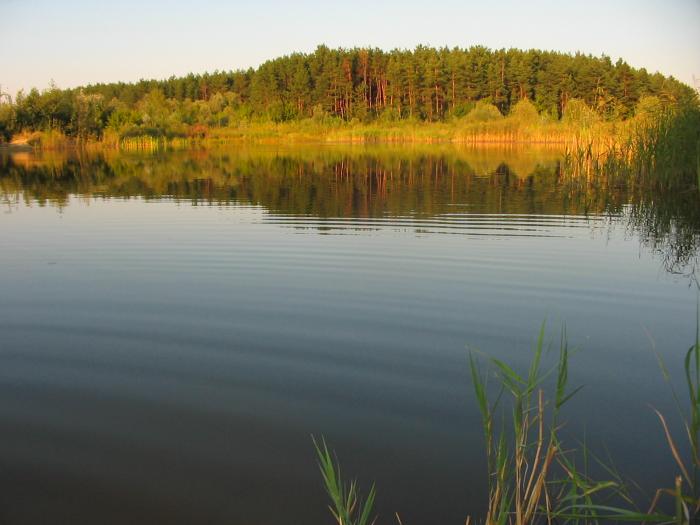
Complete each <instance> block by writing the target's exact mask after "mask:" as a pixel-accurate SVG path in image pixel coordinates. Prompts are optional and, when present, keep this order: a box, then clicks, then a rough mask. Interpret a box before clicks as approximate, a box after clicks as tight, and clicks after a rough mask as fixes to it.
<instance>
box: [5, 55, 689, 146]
mask: <svg viewBox="0 0 700 525" xmlns="http://www.w3.org/2000/svg"><path fill="white" fill-rule="evenodd" d="M647 96H653V97H657V98H658V99H659V100H660V101H662V102H663V103H666V104H695V105H696V104H697V95H696V93H695V91H694V90H693V89H692V88H690V87H689V86H687V85H685V84H683V83H682V82H679V81H678V80H676V79H674V78H673V77H666V76H664V75H662V74H660V73H649V72H647V71H646V70H645V69H635V68H632V67H630V66H629V65H628V64H627V63H626V62H624V61H623V60H621V59H620V60H618V61H616V62H613V61H612V60H611V59H610V58H609V57H607V56H601V57H594V56H591V55H585V54H580V53H577V54H573V55H572V54H566V53H559V52H554V51H540V50H518V49H498V50H492V49H488V48H486V47H482V46H474V47H470V48H468V49H462V48H432V47H425V46H418V47H416V48H415V49H413V50H402V49H395V50H392V51H382V50H380V49H365V48H354V49H343V48H340V49H330V48H328V47H326V46H319V47H318V48H317V49H316V50H315V51H314V52H312V53H308V54H305V53H293V54H291V55H287V56H283V57H280V58H276V59H274V60H269V61H267V62H265V63H264V64H262V65H260V66H259V67H258V68H257V69H253V68H251V69H247V70H237V71H223V72H219V71H215V72H214V73H205V74H201V75H200V74H197V75H195V74H189V75H187V76H184V77H171V78H169V79H166V80H141V81H138V82H134V83H125V82H117V83H105V84H94V85H87V86H83V87H79V88H73V89H63V90H62V89H59V88H57V87H55V86H53V85H52V86H50V87H49V88H48V89H45V90H43V91H39V90H37V89H32V90H31V91H30V92H29V93H24V92H20V93H18V94H17V96H16V97H15V98H14V100H8V99H9V97H7V96H4V97H3V96H0V136H4V138H5V139H9V138H10V137H11V136H12V135H13V134H16V133H21V132H31V131H47V130H55V131H58V132H60V133H63V134H65V135H68V136H72V137H78V138H83V139H87V138H95V139H99V138H101V137H102V136H103V135H104V133H105V132H106V131H110V132H112V133H116V134H118V135H119V136H129V135H152V136H166V135H171V136H177V135H182V136H184V135H187V134H198V133H204V132H206V129H208V128H210V127H225V126H232V125H237V124H240V123H242V122H251V121H256V122H284V121H293V120H301V119H307V118H312V119H334V120H337V121H339V122H340V121H348V122H372V121H399V120H407V119H410V120H413V121H418V122H420V121H424V122H436V121H445V120H451V119H458V118H461V117H464V116H466V115H468V114H469V113H470V112H472V111H475V110H480V111H482V112H483V110H484V105H486V104H487V105H489V106H490V109H491V110H492V111H493V110H494V109H495V110H497V111H498V113H500V114H501V115H506V114H508V113H509V112H510V111H511V108H513V107H514V106H515V105H516V104H517V103H518V102H519V101H522V100H528V101H529V102H530V103H532V105H533V106H534V107H535V108H536V110H537V111H538V113H539V114H540V115H541V116H542V118H543V119H548V120H551V121H555V120H557V119H561V118H562V116H563V115H564V114H565V112H566V109H567V106H569V104H570V103H571V102H572V101H574V100H576V101H577V102H578V103H579V104H581V103H583V104H585V105H586V106H587V107H588V108H590V109H591V110H592V111H594V112H595V113H596V114H597V115H598V116H599V117H600V118H601V119H604V120H623V119H626V118H629V117H631V116H632V115H633V114H634V111H635V107H636V106H637V104H638V102H639V101H640V100H641V99H642V98H644V97H647Z"/></svg>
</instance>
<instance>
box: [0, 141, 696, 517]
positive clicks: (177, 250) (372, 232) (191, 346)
mask: <svg viewBox="0 0 700 525" xmlns="http://www.w3.org/2000/svg"><path fill="white" fill-rule="evenodd" d="M560 160H561V153H560V152H558V151H557V150H555V149H547V148H515V147H512V148H503V147H488V148H481V149H458V148H452V147H447V146H437V145H435V146H422V147H398V146H396V147H388V146H387V147H380V146H353V147H349V146H328V145H323V146H297V147H294V146H285V147H282V146H256V147H230V148H222V149H213V150H211V151H201V150H197V151H171V152H161V153H158V154H146V153H143V154H137V153H117V152H114V151H105V152H101V153H99V152H98V153H92V154H90V153H80V154H78V153H75V152H74V153H44V154H40V153H26V152H22V153H13V154H10V153H8V152H5V153H4V154H3V153H2V152H0V195H1V196H2V215H0V268H2V271H1V273H0V290H1V293H0V330H1V331H2V342H1V343H0V359H1V362H2V366H0V436H1V437H0V518H1V519H2V520H3V521H4V522H5V523H13V524H14V523H43V522H45V521H46V516H52V517H54V518H55V522H56V523H58V522H63V523H72V524H83V523H85V524H88V523H90V524H92V523H127V522H128V523H222V524H223V523H246V524H272V523H281V522H284V523H294V524H296V523H298V524H301V523H331V521H332V518H331V516H330V514H329V513H328V509H327V502H326V496H325V494H324V489H323V487H322V484H321V477H320V474H319V472H318V468H317V465H316V458H315V452H314V449H313V444H312V440H311V436H312V435H314V436H325V438H326V440H327V441H328V442H329V444H330V445H331V447H332V448H333V449H335V450H336V452H337V454H338V456H339V458H340V461H341V464H342V468H343V471H344V473H345V474H346V475H347V476H348V477H358V479H359V481H360V484H361V485H362V486H363V487H368V486H369V484H370V483H371V482H372V481H374V482H376V485H377V491H378V495H377V498H378V499H377V501H378V506H377V510H378V512H379V514H380V521H379V523H396V520H395V518H394V513H395V512H398V513H399V514H400V516H401V518H402V521H403V523H405V524H406V525H414V524H419V523H433V522H439V523H464V520H465V518H466V516H467V515H468V514H471V515H473V516H474V517H478V516H479V515H480V513H481V512H483V510H484V508H485V503H486V497H487V492H486V489H487V487H486V461H485V455H484V450H483V441H482V429H481V426H480V417H479V414H478V410H477V406H476V401H475V398H474V395H473V393H472V385H471V379H470V375H469V352H470V349H472V350H478V351H479V352H483V353H484V354H487V355H490V356H497V357H499V358H502V359H504V360H506V361H507V362H508V363H511V364H512V365H513V366H515V367H517V368H520V369H523V368H524V367H526V366H527V364H528V362H529V360H530V357H531V355H532V347H533V344H534V342H535V340H536V338H537V334H538V331H539V328H540V325H541V324H542V322H543V321H546V322H547V339H546V340H547V341H548V342H550V343H551V345H552V348H553V350H555V351H556V349H557V348H558V344H559V337H560V333H561V331H562V329H563V327H564V325H565V327H566V332H567V336H568V340H569V342H570V344H571V345H572V346H573V347H575V348H576V351H575V352H574V353H573V355H572V357H571V362H570V383H571V385H572V386H577V385H584V388H583V389H582V390H581V391H580V392H579V393H578V394H577V395H576V397H574V398H573V400H572V401H571V402H570V404H569V405H568V406H567V408H566V411H565V419H566V420H567V424H566V426H565V429H564V433H565V434H566V435H568V436H569V438H570V439H571V441H570V442H571V443H572V444H576V440H577V439H581V440H582V439H584V437H585V440H586V442H587V444H588V445H589V446H591V447H592V448H593V449H595V450H607V451H608V452H609V454H610V457H612V458H614V460H615V466H616V468H617V469H618V470H619V471H620V472H621V473H623V474H624V475H625V476H629V477H630V478H632V479H634V480H636V481H638V482H639V484H640V486H641V487H642V489H643V490H645V491H647V493H648V494H650V493H652V492H653V490H655V489H656V488H658V487H660V486H671V485H672V484H673V477H674V475H675V473H676V469H675V467H674V464H673V459H672V457H671V455H670V453H669V452H668V449H667V447H666V444H665V439H664V435H663V432H662V429H661V427H660V424H659V421H658V419H656V416H655V415H654V414H653V412H652V410H651V408H650V406H649V405H650V404H651V405H653V406H654V407H656V408H658V409H660V410H662V411H663V412H665V413H667V414H669V419H670V420H671V421H674V425H676V428H677V421H676V420H675V419H674V416H675V414H676V412H675V409H674V405H673V399H672V396H671V394H670V386H669V385H668V384H667V383H665V382H664V378H663V374H662V373H661V370H660V368H659V365H658V363H657V357H656V354H655V351H656V352H657V353H658V354H659V355H660V356H661V357H662V358H663V360H664V361H665V363H666V365H667V367H668V368H669V371H670V374H671V378H672V381H674V382H675V384H676V388H678V390H679V392H680V393H684V391H683V383H682V373H681V371H682V359H683V357H684V355H685V351H686V350H687V348H688V347H689V346H690V345H691V344H692V343H693V342H694V337H695V329H696V319H697V302H698V287H697V270H696V267H697V260H698V256H697V253H698V251H697V248H698V247H699V246H700V213H699V212H698V206H697V198H696V196H690V197H689V198H685V197H668V196H659V195H656V194H654V193H650V192H645V191H643V190H640V189H630V188H619V187H605V186H599V187H595V188H593V187H590V186H586V185H582V184H580V183H576V182H572V181H571V180H569V179H568V177H566V176H565V173H563V170H562V168H561V162H560ZM688 199H689V200H688ZM693 199H694V200H693ZM688 202H689V204H688ZM653 348H655V351H654V350H653ZM555 353H556V352H552V354H551V355H549V358H548V362H552V361H553V360H554V359H555V358H556V355H554V354H555ZM606 454H607V452H606Z"/></svg>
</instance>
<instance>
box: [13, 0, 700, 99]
mask: <svg viewBox="0 0 700 525" xmlns="http://www.w3.org/2000/svg"><path fill="white" fill-rule="evenodd" d="M320 43H325V44H327V45H329V46H331V47H335V46H344V47H353V46H376V47H380V48H384V49H391V48H394V47H414V46H415V45H417V44H421V43H422V44H428V45H433V46H444V45H447V46H456V45H458V46H464V47H466V46H470V45H473V44H481V45H486V46H488V47H492V48H500V47H519V48H541V49H555V50H561V51H577V50H580V51H583V52H585V53H592V54H594V55H600V54H601V53H605V54H607V55H609V56H611V57H612V58H613V59H617V58H618V57H622V58H624V59H625V60H627V61H628V62H629V63H630V64H631V65H633V66H635V67H646V68H647V69H648V70H649V71H651V72H653V71H661V72H662V73H665V74H671V75H674V76H676V77H677V78H679V79H680V80H682V81H684V82H687V83H689V84H690V83H691V82H692V77H693V74H695V75H696V76H700V0H666V1H661V0H654V1H652V0H619V1H614V0H610V1H603V0H587V1H574V0H569V1H566V0H558V1H545V0H495V1H494V0H490V1H487V0H485V1H480V2H471V1H467V0H460V1H455V0H448V1H432V2H430V1H420V2H419V1H416V0H403V1H398V0H391V1H386V2H382V1H379V0H372V1H370V0H353V1H348V0H346V1H343V2H335V1H330V0H326V1H322V0H297V1H293V2H282V1H278V0H257V1H255V0H253V1H249V2H239V1H229V2H223V1H215V0H199V1H196V2H195V1H182V0H171V1H169V2H168V1H164V0H163V1H161V0H159V1H148V0H141V1H134V0H122V1H121V2H101V1H99V0H93V1H82V0H66V1H63V2H58V1H55V0H54V1H45V0H0V84H2V89H3V91H6V92H8V91H9V92H10V93H13V94H14V93H15V92H16V91H17V90H18V89H20V88H25V89H26V88H29V87H32V86H37V87H40V88H44V87H46V86H47V85H48V83H49V82H50V81H51V79H53V80H54V81H55V82H56V84H57V85H58V86H59V87H72V86H76V85H80V84H85V83H93V82H108V81H117V80H125V81H133V80H137V79H139V78H164V77H168V76H170V75H181V74H185V73H188V72H190V71H192V72H204V71H213V70H215V69H226V70H228V69H238V68H246V67H249V66H256V65H258V64H260V63H261V62H263V61H265V60H266V59H268V58H273V57H276V56H279V55H282V54H287V53H290V52H293V51H312V50H313V49H314V48H315V47H316V45H317V44H320Z"/></svg>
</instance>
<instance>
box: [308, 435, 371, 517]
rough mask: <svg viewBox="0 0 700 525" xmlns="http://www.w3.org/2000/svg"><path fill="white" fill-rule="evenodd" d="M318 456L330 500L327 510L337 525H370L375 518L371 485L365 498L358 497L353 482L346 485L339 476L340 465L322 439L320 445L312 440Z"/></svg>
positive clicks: (354, 482) (357, 491)
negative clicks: (373, 515) (373, 516)
mask: <svg viewBox="0 0 700 525" xmlns="http://www.w3.org/2000/svg"><path fill="white" fill-rule="evenodd" d="M313 442H314V447H315V448H316V454H317V456H318V464H319V469H320V470H321V476H322V477H323V483H324V485H325V487H326V492H327V493H328V496H330V498H331V505H329V509H330V511H331V514H333V517H334V518H335V520H336V522H337V523H338V525H372V524H373V523H374V522H375V520H376V518H372V507H373V506H374V498H375V495H376V493H375V490H374V485H372V486H371V487H370V489H369V492H368V493H367V497H366V498H364V499H363V498H362V496H361V495H360V491H359V488H358V486H357V482H356V481H355V480H352V481H350V483H346V482H345V481H344V480H343V478H342V476H341V474H340V464H339V463H338V461H337V459H335V458H334V457H333V456H332V455H331V453H330V452H329V450H328V447H327V446H326V441H325V440H324V439H323V438H322V439H321V442H320V443H317V442H316V440H315V439H314V440H313Z"/></svg>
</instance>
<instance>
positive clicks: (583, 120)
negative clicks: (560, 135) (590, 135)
mask: <svg viewBox="0 0 700 525" xmlns="http://www.w3.org/2000/svg"><path fill="white" fill-rule="evenodd" d="M562 120H563V122H564V123H565V124H569V125H572V126H575V127H578V128H583V129H586V128H590V127H592V126H593V125H595V124H597V123H598V122H599V121H600V116H599V115H598V114H597V113H596V112H595V111H594V110H593V109H592V108H591V107H589V106H588V105H587V104H586V103H585V102H584V101H583V100H581V99H578V98H574V99H571V100H569V102H568V103H567V104H566V108H564V116H563V117H562Z"/></svg>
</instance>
